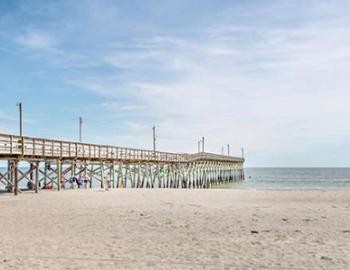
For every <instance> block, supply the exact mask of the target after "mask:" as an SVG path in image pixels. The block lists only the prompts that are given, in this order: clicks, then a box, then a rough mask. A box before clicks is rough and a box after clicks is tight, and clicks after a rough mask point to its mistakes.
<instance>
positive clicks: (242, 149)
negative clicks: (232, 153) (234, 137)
mask: <svg viewBox="0 0 350 270" xmlns="http://www.w3.org/2000/svg"><path fill="white" fill-rule="evenodd" d="M241 151H242V158H244V148H243V147H242V148H241Z"/></svg>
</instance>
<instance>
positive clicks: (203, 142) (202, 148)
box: [202, 136, 204, 153]
mask: <svg viewBox="0 0 350 270" xmlns="http://www.w3.org/2000/svg"><path fill="white" fill-rule="evenodd" d="M202 152H203V153H204V136H203V137H202Z"/></svg>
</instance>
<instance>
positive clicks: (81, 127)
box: [79, 116, 83, 142]
mask: <svg viewBox="0 0 350 270" xmlns="http://www.w3.org/2000/svg"><path fill="white" fill-rule="evenodd" d="M82 140H83V118H82V117H81V116H80V117H79V142H82Z"/></svg>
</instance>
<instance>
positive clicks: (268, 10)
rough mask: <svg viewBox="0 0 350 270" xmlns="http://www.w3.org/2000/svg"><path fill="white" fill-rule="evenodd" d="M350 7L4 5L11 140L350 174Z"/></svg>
mask: <svg viewBox="0 0 350 270" xmlns="http://www.w3.org/2000/svg"><path fill="white" fill-rule="evenodd" d="M349 14H350V2H349V1H312V0H311V1H191V0H187V1H108V0H102V1H97V0H96V1H81V0H76V1H35V0H34V1H6V0H2V1H0V93H1V95H0V132H3V133H5V132H6V133H17V132H18V124H17V118H18V117H17V108H16V103H17V102H18V101H22V102H23V103H24V116H25V127H24V132H25V134H26V135H29V136H39V137H49V138H62V139H68V140H76V139H77V138H78V117H79V116H80V115H81V116H83V118H84V136H83V137H84V140H85V141H87V142H93V143H109V144H115V145H122V146H132V147H142V148H151V147H152V129H151V128H152V125H153V124H155V125H156V126H157V133H158V148H159V149H160V150H164V151H175V152H195V151H196V150H197V141H198V139H199V138H200V137H201V136H203V135H204V136H205V137H206V150H207V151H211V152H218V153H220V151H221V146H222V145H225V144H227V143H230V145H231V153H233V154H237V155H239V154H240V148H241V147H245V149H246V155H247V165H248V166H349V165H350V140H349V138H350V128H349V119H350V106H349V101H350V91H349V85H350V76H349V70H350V15H349Z"/></svg>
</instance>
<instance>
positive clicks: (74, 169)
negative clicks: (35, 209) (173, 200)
mask: <svg viewBox="0 0 350 270" xmlns="http://www.w3.org/2000/svg"><path fill="white" fill-rule="evenodd" d="M0 160H3V161H4V160H5V161H7V165H8V166H7V170H6V172H0V187H1V185H2V186H3V187H4V188H6V189H7V190H8V191H11V192H14V193H15V194H18V192H19V191H20V188H19V186H21V185H20V182H21V181H23V182H26V186H27V187H28V188H29V189H33V190H35V191H36V192H38V190H39V189H40V188H49V189H56V190H60V189H62V188H67V187H69V186H71V185H70V184H71V183H72V179H74V180H75V181H76V182H77V183H78V185H80V184H81V186H84V187H93V186H96V182H97V183H98V186H100V187H101V188H104V187H106V185H107V186H110V187H111V188H122V187H131V188H143V187H149V188H155V187H158V188H209V187H211V186H212V185H213V184H216V185H217V184H220V183H222V182H226V181H234V180H238V179H243V178H244V174H243V163H244V159H243V158H238V157H231V156H225V155H217V154H212V153H205V152H200V153H195V154H183V153H181V154H180V153H168V152H160V151H152V150H143V149H134V148H126V147H117V146H111V145H98V144H88V143H79V142H70V141H60V140H49V139H43V138H34V137H20V136H16V135H11V134H0ZM23 163H27V164H26V166H24V165H23ZM77 180H78V181H77ZM23 182H22V183H23ZM94 183H95V184H94ZM22 186H23V184H22Z"/></svg>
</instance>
